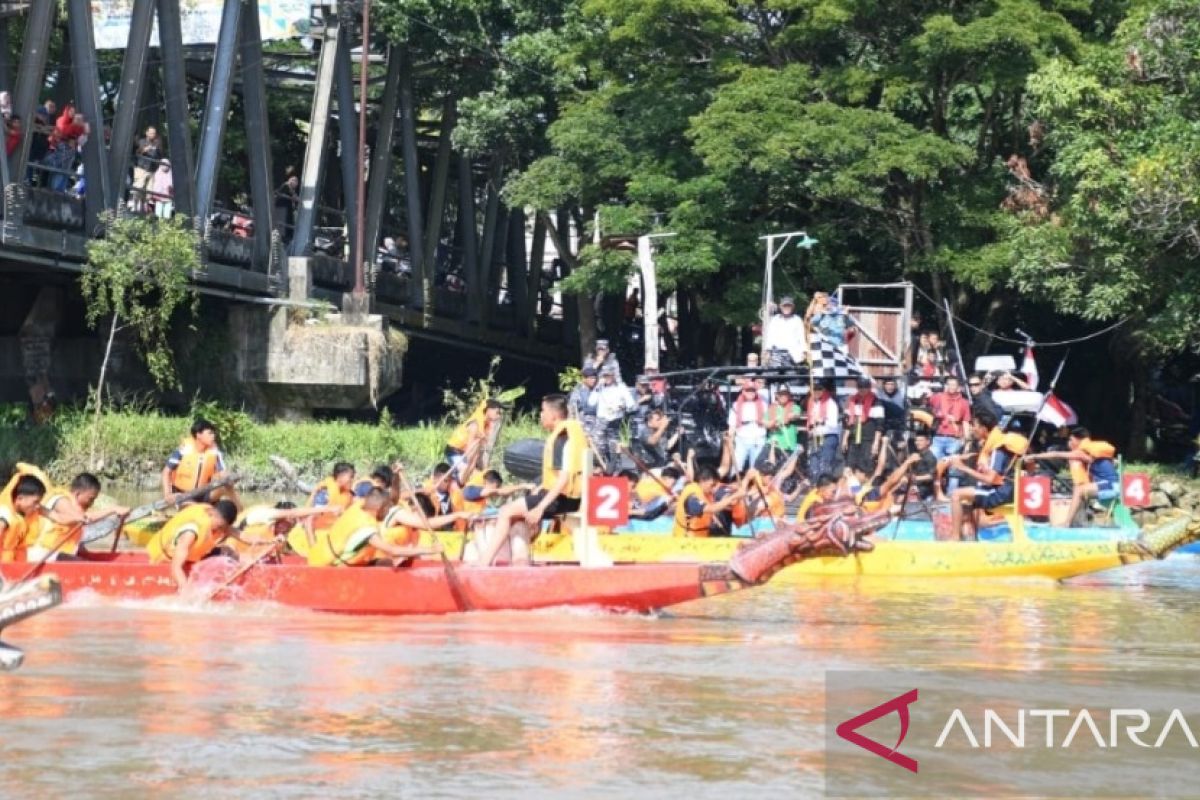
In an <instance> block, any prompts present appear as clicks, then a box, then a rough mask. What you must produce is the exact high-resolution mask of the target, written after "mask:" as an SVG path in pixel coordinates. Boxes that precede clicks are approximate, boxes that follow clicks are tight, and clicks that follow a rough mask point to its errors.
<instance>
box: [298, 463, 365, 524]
mask: <svg viewBox="0 0 1200 800" xmlns="http://www.w3.org/2000/svg"><path fill="white" fill-rule="evenodd" d="M353 485H354V465H353V464H351V463H349V462H346V461H339V462H337V463H336V464H334V465H333V473H332V474H330V475H329V477H327V478H323V479H322V480H321V482H320V483H318V484H317V485H316V486H315V487H314V488H313V490H312V494H310V495H309V496H308V505H309V506H310V507H311V508H327V509H329V512H328V513H326V514H320V515H318V516H316V517H313V518H312V524H311V525H306V527H308V528H317V529H320V528H328V527H329V526H331V525H333V523H334V521H335V520H336V519H337V518H338V515H339V514H341V513H342V512H343V511H345V510H346V509H347V508H349V507H350V504H351V503H353V502H354V492H353V491H352V489H351V487H353Z"/></svg>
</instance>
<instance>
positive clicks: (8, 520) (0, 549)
mask: <svg viewBox="0 0 1200 800" xmlns="http://www.w3.org/2000/svg"><path fill="white" fill-rule="evenodd" d="M0 521H3V522H4V525H5V527H4V531H3V533H0V564H11V563H12V562H14V561H25V560H26V557H25V550H26V547H25V538H26V534H27V533H28V532H29V523H28V521H27V520H26V518H25V517H23V516H21V514H20V513H18V511H17V509H16V508H15V507H14V506H13V505H12V503H11V502H10V501H8V500H0Z"/></svg>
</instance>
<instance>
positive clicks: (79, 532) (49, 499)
mask: <svg viewBox="0 0 1200 800" xmlns="http://www.w3.org/2000/svg"><path fill="white" fill-rule="evenodd" d="M67 498H71V499H72V500H73V499H74V497H72V495H71V493H70V491H69V490H68V489H61V488H57V487H56V488H54V489H50V488H47V490H46V496H45V497H44V498H42V509H44V511H52V510H54V507H55V506H56V505H58V504H59V503H60V502H62V501H63V500H64V499H67ZM39 516H40V517H41V520H40V524H39V525H38V526H36V528H37V530H36V531H34V530H30V531H29V535H28V536H27V537H26V538H27V543H28V544H29V545H30V546H32V545H33V544H34V542H33V541H28V540H30V539H33V538H34V534H35V533H36V543H37V546H38V547H40V548H42V549H44V550H53V549H54V548H56V547H57V548H58V552H59V553H65V554H67V555H72V556H73V555H75V554H76V553H78V552H79V542H80V540H81V539H82V538H83V526H82V525H60V524H58V523H57V522H55V521H54V520H52V519H50V517H49V516H48V515H47V514H45V513H42V514H40V515H39ZM72 528H74V530H72ZM68 534H69V535H70V536H69V538H67V539H66V540H65V541H64V539H63V537H64V536H68Z"/></svg>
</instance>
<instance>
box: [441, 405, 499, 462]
mask: <svg viewBox="0 0 1200 800" xmlns="http://www.w3.org/2000/svg"><path fill="white" fill-rule="evenodd" d="M472 422H473V423H475V425H476V428H475V431H476V433H475V437H476V438H480V437H482V438H487V436H488V434H490V433H491V432H492V425H491V422H489V421H488V418H487V401H486V400H483V401H481V402H480V403H479V405H478V406H476V407H475V410H474V411H473V412H471V416H469V417H467V419H466V421H465V422H463V423H462V424H461V425H459V426H458V427H457V428H455V429H454V432H453V433H451V434H450V438H449V439H448V440H447V441H446V445H447V446H448V447H452V448H454V449H455V450H458V451H459V452H460V453H463V452H466V450H467V448H468V447H470V446H471V431H470V425H471V423H472Z"/></svg>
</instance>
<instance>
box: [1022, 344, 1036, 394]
mask: <svg viewBox="0 0 1200 800" xmlns="http://www.w3.org/2000/svg"><path fill="white" fill-rule="evenodd" d="M1021 372H1024V373H1025V382H1026V383H1028V384H1029V391H1031V392H1036V391H1037V385H1038V371H1037V361H1036V360H1035V359H1034V357H1033V345H1026V347H1025V360H1024V361H1022V362H1021Z"/></svg>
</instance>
